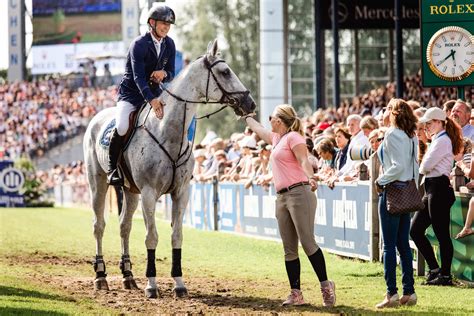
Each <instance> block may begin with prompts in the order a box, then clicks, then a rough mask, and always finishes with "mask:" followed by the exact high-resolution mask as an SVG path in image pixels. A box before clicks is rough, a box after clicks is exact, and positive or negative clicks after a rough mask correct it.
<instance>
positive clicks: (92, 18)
mask: <svg viewBox="0 0 474 316" xmlns="http://www.w3.org/2000/svg"><path fill="white" fill-rule="evenodd" d="M121 10H122V1H121V0H33V45H54V44H69V43H93V42H109V41H120V40H122V15H121Z"/></svg>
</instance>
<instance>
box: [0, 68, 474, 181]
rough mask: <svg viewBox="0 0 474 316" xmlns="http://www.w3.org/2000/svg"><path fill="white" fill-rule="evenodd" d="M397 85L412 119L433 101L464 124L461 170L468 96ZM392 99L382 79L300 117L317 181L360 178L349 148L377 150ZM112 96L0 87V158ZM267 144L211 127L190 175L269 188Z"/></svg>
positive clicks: (71, 127) (22, 150)
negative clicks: (378, 84) (376, 84)
mask: <svg viewBox="0 0 474 316" xmlns="http://www.w3.org/2000/svg"><path fill="white" fill-rule="evenodd" d="M404 89H405V99H407V100H409V104H410V106H411V107H412V108H413V110H414V111H415V114H416V115H417V116H418V117H421V116H423V114H424V113H425V111H426V110H427V109H428V108H430V107H440V108H442V109H443V110H445V111H446V113H447V115H448V116H450V117H452V118H454V119H455V120H456V121H457V122H458V123H459V124H460V125H461V127H463V133H464V134H465V136H467V137H466V139H465V148H466V152H465V154H466V155H465V157H466V158H465V159H464V160H462V161H463V163H464V165H460V166H459V168H461V167H464V168H468V167H469V166H468V164H469V163H470V150H469V148H470V142H471V140H472V139H473V138H474V127H472V125H471V122H473V123H474V116H473V117H472V120H471V108H470V104H469V102H468V103H463V105H461V106H457V107H456V106H455V104H456V99H457V91H456V89H454V88H452V89H446V88H422V86H421V77H420V76H419V75H416V76H413V77H407V78H406V79H405V87H404ZM393 97H395V84H394V83H387V85H386V86H385V87H379V88H377V89H373V90H371V91H369V92H368V93H366V94H363V95H360V96H356V97H354V98H352V100H344V101H343V102H342V103H341V104H340V106H339V107H338V108H337V109H336V108H328V109H318V110H316V111H315V112H313V113H312V114H311V115H307V116H305V117H303V123H304V131H305V136H306V143H307V148H308V152H309V160H310V162H311V164H312V166H313V169H314V172H315V174H316V175H317V177H318V178H319V180H320V181H322V182H324V183H326V184H328V185H329V186H330V187H332V186H334V184H335V183H336V182H338V181H357V180H359V179H367V178H366V173H367V166H366V165H365V164H364V161H363V160H362V159H361V160H354V159H353V158H352V157H351V154H350V153H351V150H352V151H354V152H355V151H360V149H364V150H365V151H367V154H370V152H371V150H372V151H375V150H377V148H378V146H379V145H380V143H381V141H382V140H383V137H384V133H385V131H386V129H387V127H388V125H389V122H388V115H387V113H389V111H386V110H387V108H386V105H387V104H388V102H389V101H390V99H392V98H393ZM473 97H474V88H472V87H471V88H468V89H467V91H466V99H467V100H468V101H472V99H473ZM115 99H116V89H115V88H114V87H109V88H105V89H104V88H92V87H80V88H77V89H73V88H70V87H69V86H68V85H67V83H66V82H65V81H63V80H59V79H49V80H42V81H33V82H19V83H12V84H6V83H5V84H2V85H0V112H1V115H0V158H9V159H15V158H18V157H20V156H25V155H26V156H28V157H35V156H40V155H42V154H43V153H44V151H46V150H48V149H50V148H51V147H53V146H55V145H57V144H59V143H61V142H63V141H64V140H66V139H68V138H69V137H72V136H75V135H78V134H80V133H81V132H83V130H84V129H85V127H86V126H87V124H88V122H89V120H90V119H91V118H92V117H93V116H94V115H95V114H96V113H97V112H98V111H100V110H102V109H103V108H106V107H111V106H115ZM418 125H419V128H418V130H417V136H418V138H419V140H420V150H419V154H420V158H421V157H422V155H423V153H424V152H426V148H427V145H428V143H429V139H428V137H427V135H426V133H425V131H424V127H423V125H422V124H418ZM355 149H357V150H355ZM271 150H272V146H271V145H269V144H266V143H265V142H263V141H262V140H260V139H259V138H258V137H257V136H256V134H255V133H253V132H252V131H251V130H250V129H249V128H246V130H245V131H244V132H242V133H234V134H232V135H231V137H230V138H229V139H223V138H220V137H218V135H215V133H212V132H211V133H209V134H208V135H206V137H205V138H204V139H203V141H202V142H201V143H200V144H196V145H195V150H194V156H195V160H196V164H195V169H194V180H195V181H198V182H206V181H211V180H213V179H218V180H220V181H230V182H243V183H245V186H246V187H249V186H251V185H262V186H264V187H266V188H268V187H269V185H270V182H271V180H272V172H271V166H270V164H269V157H270V154H271ZM359 158H361V157H359ZM468 158H469V159H468ZM43 176H44V175H43Z"/></svg>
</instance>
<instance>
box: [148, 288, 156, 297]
mask: <svg viewBox="0 0 474 316" xmlns="http://www.w3.org/2000/svg"><path fill="white" fill-rule="evenodd" d="M158 294H159V293H158V289H152V288H149V289H145V296H146V298H158Z"/></svg>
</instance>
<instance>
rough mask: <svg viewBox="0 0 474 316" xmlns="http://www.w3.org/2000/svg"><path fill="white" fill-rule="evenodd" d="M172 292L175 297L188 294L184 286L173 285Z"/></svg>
mask: <svg viewBox="0 0 474 316" xmlns="http://www.w3.org/2000/svg"><path fill="white" fill-rule="evenodd" d="M173 293H174V297H175V298H183V297H186V296H188V290H187V289H186V288H185V287H175V288H173Z"/></svg>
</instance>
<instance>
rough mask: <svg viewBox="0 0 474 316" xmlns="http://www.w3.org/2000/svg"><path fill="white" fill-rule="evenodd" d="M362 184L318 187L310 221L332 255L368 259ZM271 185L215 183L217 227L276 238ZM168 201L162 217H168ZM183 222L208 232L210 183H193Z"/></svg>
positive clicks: (365, 191) (211, 221)
mask: <svg viewBox="0 0 474 316" xmlns="http://www.w3.org/2000/svg"><path fill="white" fill-rule="evenodd" d="M369 189H370V185H369V183H368V181H367V182H365V181H363V182H359V183H354V184H351V183H347V184H346V183H345V184H337V185H336V186H335V187H334V188H333V189H330V188H329V187H327V186H326V185H322V184H320V185H319V187H318V191H317V193H316V194H317V196H318V203H317V209H316V216H315V222H314V231H315V238H316V241H317V243H318V244H319V246H321V247H322V248H324V249H326V250H328V251H330V252H333V253H337V254H341V255H344V256H348V257H356V258H361V259H366V260H370V226H371V225H372V223H371V219H372V217H371V210H370V203H369ZM275 200H276V193H275V189H274V187H273V186H272V187H270V188H264V187H261V186H252V187H250V188H249V189H245V188H244V185H243V184H239V183H219V184H218V201H217V205H218V225H219V226H218V228H219V230H222V231H228V232H234V233H239V234H244V235H251V236H258V237H264V238H269V239H275V240H280V233H279V231H278V223H277V220H276V217H275ZM170 202H171V201H170V199H169V198H167V201H166V209H167V211H166V214H168V215H167V217H168V218H169V219H171V213H170V209H171V203H170ZM185 224H186V225H190V226H192V227H195V228H198V229H204V230H212V229H214V192H213V185H212V184H202V183H193V184H192V185H191V196H190V202H189V208H188V210H187V211H186V215H185Z"/></svg>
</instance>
